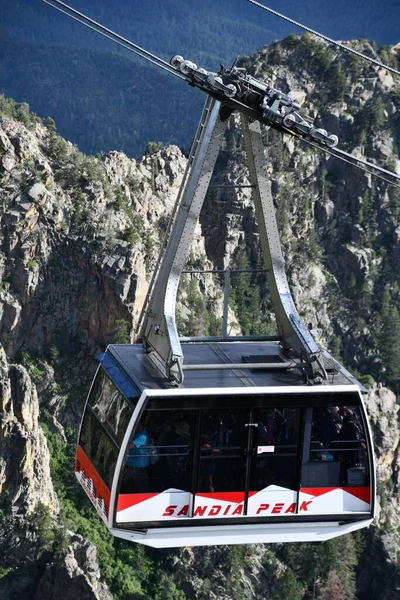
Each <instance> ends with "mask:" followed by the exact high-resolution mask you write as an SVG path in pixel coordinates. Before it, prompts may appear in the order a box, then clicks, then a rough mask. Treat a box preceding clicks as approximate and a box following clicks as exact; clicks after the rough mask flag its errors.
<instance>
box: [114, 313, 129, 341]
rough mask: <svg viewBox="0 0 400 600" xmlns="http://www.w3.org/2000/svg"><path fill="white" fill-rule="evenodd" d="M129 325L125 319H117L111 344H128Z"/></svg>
mask: <svg viewBox="0 0 400 600" xmlns="http://www.w3.org/2000/svg"><path fill="white" fill-rule="evenodd" d="M130 341H131V340H130V336H129V323H128V322H127V321H125V319H117V320H116V321H115V331H114V338H113V344H129V343H130Z"/></svg>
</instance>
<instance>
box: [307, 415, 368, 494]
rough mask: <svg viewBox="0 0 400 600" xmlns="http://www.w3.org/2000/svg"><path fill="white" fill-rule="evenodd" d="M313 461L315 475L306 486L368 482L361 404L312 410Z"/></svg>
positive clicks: (363, 483)
mask: <svg viewBox="0 0 400 600" xmlns="http://www.w3.org/2000/svg"><path fill="white" fill-rule="evenodd" d="M309 461H310V465H312V469H311V473H312V472H313V473H314V477H313V478H312V479H313V481H307V482H306V485H310V484H312V485H315V486H317V487H323V486H327V487H330V486H349V487H352V486H365V485H368V461H367V448H366V442H365V433H364V426H363V423H362V420H361V417H360V411H359V408H358V407H354V406H352V407H351V406H340V407H339V406H331V407H314V408H313V409H312V424H311V443H310V452H309ZM308 477H310V471H309V472H308ZM303 485H304V483H303Z"/></svg>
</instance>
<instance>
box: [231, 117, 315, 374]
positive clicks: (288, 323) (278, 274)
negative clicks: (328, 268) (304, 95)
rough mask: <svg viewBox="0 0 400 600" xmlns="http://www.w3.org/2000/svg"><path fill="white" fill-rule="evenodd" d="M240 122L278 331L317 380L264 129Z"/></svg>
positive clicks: (313, 355) (313, 347) (244, 120)
mask: <svg viewBox="0 0 400 600" xmlns="http://www.w3.org/2000/svg"><path fill="white" fill-rule="evenodd" d="M241 120H242V127H243V135H244V141H245V148H246V154H247V164H248V168H249V175H250V183H251V184H252V186H253V188H254V189H253V199H254V205H255V210H256V219H257V222H258V228H259V232H260V243H261V251H262V254H263V259H264V264H265V267H266V271H267V281H268V286H269V291H270V293H271V299H272V304H273V307H274V311H275V316H276V322H277V326H278V331H279V334H280V335H281V337H282V342H281V343H282V345H283V346H284V347H285V348H293V350H294V351H295V353H296V354H297V355H298V356H299V357H300V358H302V359H304V360H305V361H306V362H307V363H308V368H307V370H308V373H309V375H310V376H312V377H315V376H316V374H317V373H318V372H319V373H320V374H321V375H322V376H325V371H324V368H323V366H322V365H321V360H320V352H321V351H320V348H319V346H318V345H317V344H316V342H315V341H314V339H313V337H312V336H311V334H310V332H309V331H308V329H307V328H306V327H305V325H304V323H303V322H302V320H301V318H300V316H299V314H298V312H297V310H296V307H295V305H294V302H293V298H292V295H291V293H290V289H289V285H288V282H287V278H286V273H285V263H284V258H283V255H282V250H281V243H280V238H279V231H278V225H277V221H276V216H275V207H274V202H273V198H272V193H271V182H270V180H269V178H268V176H267V172H266V168H265V156H264V144H263V141H262V137H261V126H260V123H259V122H258V121H252V122H250V121H249V118H248V117H247V116H245V115H241Z"/></svg>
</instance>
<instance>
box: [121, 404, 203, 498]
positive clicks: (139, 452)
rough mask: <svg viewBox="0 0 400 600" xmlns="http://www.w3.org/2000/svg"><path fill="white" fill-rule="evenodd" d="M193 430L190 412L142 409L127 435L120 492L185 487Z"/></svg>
mask: <svg viewBox="0 0 400 600" xmlns="http://www.w3.org/2000/svg"><path fill="white" fill-rule="evenodd" d="M193 431H194V413H193V412H192V413H191V412H188V413H187V414H186V413H185V414H184V416H182V414H181V413H179V412H177V413H175V414H174V413H172V414H171V412H170V411H148V412H145V413H144V415H143V416H142V418H141V419H140V420H139V422H138V424H137V426H136V428H135V429H134V431H133V433H132V435H131V438H130V439H131V441H130V443H129V447H128V454H127V460H126V464H125V468H124V470H123V474H122V483H121V490H120V491H121V493H122V494H129V493H136V494H138V493H139V494H141V493H148V492H150V493H151V492H162V491H164V490H167V489H178V490H189V489H190V473H191V470H190V464H191V452H192V440H193Z"/></svg>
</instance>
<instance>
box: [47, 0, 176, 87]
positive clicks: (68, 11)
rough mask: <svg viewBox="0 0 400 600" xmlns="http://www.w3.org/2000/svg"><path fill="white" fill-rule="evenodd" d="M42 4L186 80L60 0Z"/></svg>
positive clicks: (155, 57)
mask: <svg viewBox="0 0 400 600" xmlns="http://www.w3.org/2000/svg"><path fill="white" fill-rule="evenodd" d="M42 2H44V3H45V4H48V5H49V6H51V7H52V8H55V9H56V10H58V11H59V12H61V13H63V14H64V15H66V16H67V17H69V18H70V19H73V20H74V21H77V22H78V23H81V24H82V25H85V27H87V28H88V29H91V30H92V31H95V32H96V33H99V34H100V35H102V36H103V37H105V38H107V39H109V40H111V41H112V42H114V43H115V44H118V45H119V46H122V47H123V48H125V49H126V50H129V51H130V52H133V53H134V54H136V55H137V56H140V57H141V58H144V59H145V60H147V61H149V62H150V63H152V64H153V65H156V66H157V67H160V68H161V69H164V71H167V72H168V73H172V75H175V77H178V79H183V80H184V81H186V78H185V77H184V76H183V75H181V73H179V72H178V71H176V69H174V68H173V67H171V65H170V64H169V63H167V62H166V61H165V60H163V59H162V58H159V57H158V56H156V55H155V54H152V53H151V52H148V51H147V50H145V49H144V48H141V47H140V46H138V45H137V44H134V43H133V42H131V41H129V40H127V39H126V38H124V37H122V36H121V35H118V34H117V33H115V32H114V31H112V30H111V29H108V28H107V27H104V25H101V24H100V23H97V21H94V20H93V19H90V18H89V17H87V16H86V15H84V14H83V13H80V12H79V11H78V10H75V9H74V8H72V7H71V6H68V4H64V2H61V1H60V0H42ZM61 7H63V8H61ZM75 15H77V16H75Z"/></svg>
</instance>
